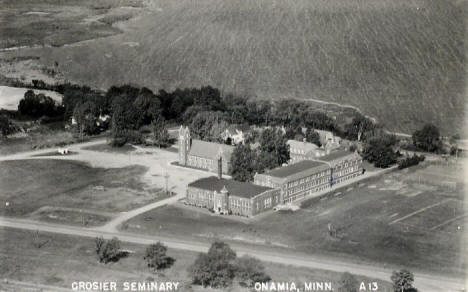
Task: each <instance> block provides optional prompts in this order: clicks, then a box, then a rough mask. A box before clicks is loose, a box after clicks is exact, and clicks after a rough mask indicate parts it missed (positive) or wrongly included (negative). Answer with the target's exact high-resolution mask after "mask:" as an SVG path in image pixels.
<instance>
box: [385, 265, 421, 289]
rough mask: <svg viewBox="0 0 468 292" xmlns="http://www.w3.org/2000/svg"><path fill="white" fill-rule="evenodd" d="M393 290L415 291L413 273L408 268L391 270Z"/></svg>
mask: <svg viewBox="0 0 468 292" xmlns="http://www.w3.org/2000/svg"><path fill="white" fill-rule="evenodd" d="M390 279H391V280H392V283H393V290H394V291H395V292H410V291H411V292H413V291H417V290H416V289H415V288H414V287H413V282H414V275H413V273H411V272H410V271H408V270H405V269H402V270H400V271H393V273H392V276H391V277H390Z"/></svg>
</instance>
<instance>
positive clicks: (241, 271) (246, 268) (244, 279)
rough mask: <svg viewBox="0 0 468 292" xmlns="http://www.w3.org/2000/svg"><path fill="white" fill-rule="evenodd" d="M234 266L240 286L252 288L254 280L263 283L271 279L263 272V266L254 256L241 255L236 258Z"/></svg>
mask: <svg viewBox="0 0 468 292" xmlns="http://www.w3.org/2000/svg"><path fill="white" fill-rule="evenodd" d="M234 266H235V275H236V277H237V278H238V279H239V284H240V285H241V286H244V287H249V288H252V287H253V286H254V285H255V283H256V282H264V283H265V282H268V281H270V280H271V278H270V276H268V275H267V274H266V272H265V266H264V265H263V264H262V262H261V261H259V260H258V259H256V258H253V257H250V256H247V255H246V256H243V257H241V258H238V259H237V260H236V262H235V264H234Z"/></svg>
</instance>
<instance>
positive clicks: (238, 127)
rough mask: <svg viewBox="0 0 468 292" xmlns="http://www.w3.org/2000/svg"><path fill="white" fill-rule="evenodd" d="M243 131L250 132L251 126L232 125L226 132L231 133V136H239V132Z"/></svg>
mask: <svg viewBox="0 0 468 292" xmlns="http://www.w3.org/2000/svg"><path fill="white" fill-rule="evenodd" d="M236 130H238V131H241V132H243V133H245V132H248V131H250V126H249V125H246V124H241V125H230V126H229V127H228V128H227V129H226V131H227V132H229V133H230V134H231V135H235V134H237V131H236Z"/></svg>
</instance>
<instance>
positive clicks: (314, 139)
mask: <svg viewBox="0 0 468 292" xmlns="http://www.w3.org/2000/svg"><path fill="white" fill-rule="evenodd" d="M306 141H307V142H309V143H314V144H315V145H317V146H319V147H320V146H322V143H320V135H319V133H317V132H316V131H314V129H311V128H308V129H307V132H306Z"/></svg>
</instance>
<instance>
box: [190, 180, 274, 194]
mask: <svg viewBox="0 0 468 292" xmlns="http://www.w3.org/2000/svg"><path fill="white" fill-rule="evenodd" d="M188 186H189V187H194V188H198V189H203V190H208V191H217V192H221V190H222V189H223V188H224V187H226V189H227V190H228V192H229V194H230V195H232V196H237V197H242V198H253V197H255V196H256V195H259V194H261V193H263V192H266V191H268V190H271V188H268V187H262V186H258V185H254V184H252V183H246V182H240V181H235V180H232V179H224V178H221V179H219V178H217V177H216V176H210V177H205V178H201V179H199V180H196V181H194V182H191V183H189V185H188Z"/></svg>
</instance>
